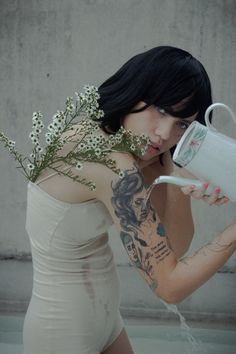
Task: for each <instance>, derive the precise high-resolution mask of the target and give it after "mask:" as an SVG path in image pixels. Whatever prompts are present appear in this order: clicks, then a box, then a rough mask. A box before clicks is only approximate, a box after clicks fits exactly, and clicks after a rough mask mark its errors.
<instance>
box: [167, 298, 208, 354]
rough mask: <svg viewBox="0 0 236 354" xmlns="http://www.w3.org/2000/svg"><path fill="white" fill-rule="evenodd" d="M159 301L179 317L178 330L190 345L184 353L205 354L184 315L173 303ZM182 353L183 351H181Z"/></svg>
mask: <svg viewBox="0 0 236 354" xmlns="http://www.w3.org/2000/svg"><path fill="white" fill-rule="evenodd" d="M160 300H161V302H162V303H163V304H164V305H165V306H166V308H167V310H168V311H171V312H173V313H174V314H176V315H177V316H178V317H179V320H180V331H181V335H182V337H183V338H184V339H187V341H188V343H189V344H190V345H191V349H190V350H191V351H188V353H186V354H197V353H201V354H207V351H206V349H205V348H204V347H203V344H202V342H201V341H200V340H196V339H195V338H194V336H193V335H192V333H191V328H190V327H189V325H188V324H187V322H186V319H185V318H184V316H183V315H182V314H181V313H180V312H179V310H178V307H177V306H176V305H174V304H167V303H166V302H165V301H163V300H162V299H160ZM183 354H184V353H183Z"/></svg>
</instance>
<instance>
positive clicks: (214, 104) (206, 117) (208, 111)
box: [205, 103, 236, 130]
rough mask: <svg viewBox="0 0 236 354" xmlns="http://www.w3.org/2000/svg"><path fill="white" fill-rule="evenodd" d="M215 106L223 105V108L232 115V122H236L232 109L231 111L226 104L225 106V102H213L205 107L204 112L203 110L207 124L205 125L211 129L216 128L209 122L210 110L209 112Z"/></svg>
mask: <svg viewBox="0 0 236 354" xmlns="http://www.w3.org/2000/svg"><path fill="white" fill-rule="evenodd" d="M215 107H223V108H225V109H226V110H227V111H228V112H229V113H230V115H231V117H232V118H233V120H234V123H235V124H236V117H235V115H234V113H233V111H232V109H231V108H229V107H228V106H226V104H224V103H213V104H211V105H210V106H209V107H208V108H207V110H206V112H205V122H206V125H207V127H208V128H209V129H211V130H216V128H215V127H214V126H213V125H212V124H211V123H210V120H209V115H210V112H211V111H212V110H213V109H214V108H215Z"/></svg>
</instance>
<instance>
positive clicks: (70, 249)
mask: <svg viewBox="0 0 236 354" xmlns="http://www.w3.org/2000/svg"><path fill="white" fill-rule="evenodd" d="M99 93H100V100H99V104H100V108H101V109H102V110H103V111H104V113H105V115H104V117H103V118H101V119H100V120H99V130H98V132H99V134H102V136H103V137H104V138H108V137H109V136H110V135H111V134H116V132H117V131H118V130H119V128H120V127H121V125H123V127H124V128H125V129H126V130H130V131H131V132H132V133H135V134H138V135H141V134H143V133H144V134H145V135H146V136H147V137H148V139H149V143H148V146H147V149H146V152H145V154H144V155H141V156H140V155H139V156H137V155H136V154H132V153H127V151H126V150H125V149H124V151H114V152H111V153H110V155H109V158H111V159H112V160H113V161H115V162H116V164H117V166H118V168H119V169H120V170H122V171H123V174H121V175H120V176H118V175H117V174H116V173H114V171H113V170H112V169H111V168H108V167H107V166H104V164H102V163H92V162H85V163H84V165H83V169H82V170H80V171H78V170H77V169H75V168H73V169H72V170H71V171H72V172H73V174H74V176H77V175H78V176H80V177H81V176H82V177H83V178H84V179H91V178H92V179H93V181H94V182H95V184H96V186H97V188H96V189H93V190H90V189H89V188H87V186H86V185H84V184H78V183H75V182H74V181H73V180H72V179H71V178H68V177H67V176H65V175H64V174H63V173H61V174H58V173H55V172H54V173H52V171H51V170H49V169H45V170H44V171H43V173H42V174H41V176H40V178H38V180H37V181H36V183H29V191H28V208H27V221H26V228H27V231H28V234H29V237H30V241H31V247H32V258H33V265H34V286H33V294H32V298H31V301H30V305H29V308H28V311H27V314H26V318H25V323H24V353H25V354H36V353H37V354H46V353H48V354H49V353H50V354H52V353H57V354H60V353H61V354H62V353H63V354H64V353H68V354H69V353H71V354H75V353H76V354H78V353H80V354H87V353H89V354H98V353H103V354H118V353H123V354H131V353H133V351H132V348H131V345H130V342H129V340H128V337H127V334H126V332H125V329H124V326H123V322H122V319H121V317H120V314H119V282H118V278H117V273H116V269H115V265H114V261H113V255H112V251H111V249H110V247H109V244H108V234H107V230H108V227H109V226H110V225H111V224H112V223H114V224H115V225H116V227H117V229H118V231H119V233H120V237H121V240H122V242H123V245H124V247H125V249H126V251H127V253H128V256H129V257H130V260H131V262H132V263H133V264H134V265H135V266H136V267H137V269H138V271H139V273H140V275H141V276H142V277H143V278H144V279H145V281H146V282H147V284H148V285H149V286H150V288H151V289H152V291H153V292H154V293H155V294H156V295H157V296H158V297H160V298H162V299H163V300H164V301H166V302H168V303H177V302H179V301H181V300H183V299H184V298H185V297H187V296H188V295H189V294H191V293H192V292H193V291H194V290H195V289H197V288H198V287H199V286H201V285H202V284H203V283H204V282H206V281H207V280H208V279H209V278H210V277H211V276H212V275H213V274H214V273H215V272H216V271H217V270H218V269H219V268H220V267H221V266H222V265H223V264H224V263H225V262H226V261H227V260H228V259H229V257H230V256H231V255H232V254H233V252H234V251H235V244H236V243H235V240H236V223H235V222H234V223H233V224H232V225H230V226H229V227H228V228H227V229H226V230H224V231H223V232H222V233H221V234H220V235H219V236H217V237H216V238H215V239H214V240H213V241H212V242H210V243H208V244H207V245H205V246H204V247H203V248H202V249H200V250H199V251H198V252H196V253H195V254H194V255H193V256H191V257H185V258H181V257H182V256H183V255H184V253H185V252H186V251H187V249H188V247H189V245H190V242H191V240H192V236H193V221H192V215H191V208H190V197H195V198H197V199H202V200H204V201H206V202H207V203H209V204H217V205H220V204H224V203H226V202H227V201H228V199H227V198H225V197H219V193H220V189H219V188H216V189H215V190H214V191H213V193H212V194H211V195H210V196H207V195H205V194H204V193H205V191H206V188H207V183H205V184H204V185H203V187H202V188H201V189H196V188H195V186H190V187H184V188H182V189H180V188H179V187H176V186H173V185H161V186H159V187H158V188H156V189H155V190H154V191H153V193H152V195H151V198H150V200H149V199H148V197H147V196H148V188H147V186H148V185H149V184H150V183H151V182H152V181H153V179H154V178H156V177H157V176H159V175H166V174H169V175H170V174H173V175H181V176H185V175H186V174H187V173H186V171H184V170H183V169H180V168H178V167H177V166H174V165H173V163H172V161H171V153H170V151H171V149H172V148H173V147H174V146H175V145H176V144H177V142H178V141H179V139H180V138H181V136H182V135H183V133H184V131H185V130H186V128H187V127H188V126H189V124H191V122H192V121H193V120H198V121H200V122H203V116H204V112H205V110H206V108H207V107H208V106H209V105H210V104H211V103H212V100H211V88H210V82H209V79H208V76H207V74H206V72H205V70H204V68H203V66H202V65H201V64H200V63H199V61H197V60H196V59H195V58H193V57H192V56H191V55H190V54H189V53H187V52H185V51H183V50H181V49H177V48H173V47H157V48H153V49H151V50H149V51H147V52H145V53H142V54H139V55H137V56H135V57H134V58H132V59H130V60H129V61H128V62H127V63H126V64H125V65H124V66H123V67H122V68H121V69H120V70H119V71H118V72H117V73H116V74H115V75H114V76H112V77H111V78H110V79H108V80H107V81H106V82H104V84H102V85H101V86H100V88H99ZM74 128H75V132H76V134H78V138H79V134H80V125H79V124H78V125H77V126H75V127H74ZM70 134H74V135H75V133H74V132H73V131H72V132H71V133H70ZM67 137H68V133H67ZM75 138H76V136H75ZM75 140H76V139H74V141H75ZM72 148H73V144H72V143H68V144H66V145H65V146H64V147H63V150H62V154H65V155H66V154H68V152H70V151H71V149H72ZM69 168H70V166H63V168H62V171H64V170H66V169H69ZM39 185H40V186H39Z"/></svg>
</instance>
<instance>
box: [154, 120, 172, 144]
mask: <svg viewBox="0 0 236 354" xmlns="http://www.w3.org/2000/svg"><path fill="white" fill-rule="evenodd" d="M172 128H173V118H171V117H169V118H168V117H165V119H163V120H161V121H159V122H158V125H157V127H156V129H155V134H156V135H159V136H160V137H161V139H162V140H168V139H169V138H170V136H171V131H172Z"/></svg>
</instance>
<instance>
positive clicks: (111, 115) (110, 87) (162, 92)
mask: <svg viewBox="0 0 236 354" xmlns="http://www.w3.org/2000/svg"><path fill="white" fill-rule="evenodd" d="M98 91H99V94H100V99H99V106H100V108H101V109H102V110H103V111H104V113H105V115H104V117H103V118H102V119H100V122H101V128H102V129H103V130H104V131H106V132H107V133H115V132H116V131H117V130H118V129H119V128H120V126H121V122H122V118H124V117H125V116H126V115H127V114H129V113H135V112H140V111H143V110H144V109H146V108H147V107H149V106H151V105H153V104H154V105H156V106H158V107H160V108H162V109H165V111H166V112H167V113H169V114H170V115H172V116H174V117H180V118H186V117H189V116H191V115H193V114H195V113H198V114H197V117H196V120H198V121H199V122H200V123H202V124H204V113H205V110H206V108H207V107H208V106H209V105H210V104H211V103H212V97H211V84H210V80H209V77H208V75H207V73H206V71H205V69H204V67H203V65H202V64H201V63H200V62H199V61H198V60H197V59H195V58H194V57H193V56H192V55H191V54H190V53H188V52H186V51H185V50H182V49H179V48H175V47H170V46H161V47H156V48H152V49H150V50H148V51H146V52H144V53H141V54H138V55H136V56H134V57H133V58H131V59H130V60H129V61H127V62H126V63H125V64H124V65H123V66H122V67H121V68H120V69H119V70H118V71H117V72H116V73H115V74H114V75H113V76H111V77H110V78H109V79H107V80H106V81H105V82H104V83H103V84H102V85H101V86H100V87H99V89H98ZM140 101H144V102H145V103H146V105H145V106H144V107H142V108H141V109H139V110H134V106H135V105H136V104H137V103H138V102H140Z"/></svg>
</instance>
